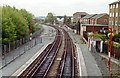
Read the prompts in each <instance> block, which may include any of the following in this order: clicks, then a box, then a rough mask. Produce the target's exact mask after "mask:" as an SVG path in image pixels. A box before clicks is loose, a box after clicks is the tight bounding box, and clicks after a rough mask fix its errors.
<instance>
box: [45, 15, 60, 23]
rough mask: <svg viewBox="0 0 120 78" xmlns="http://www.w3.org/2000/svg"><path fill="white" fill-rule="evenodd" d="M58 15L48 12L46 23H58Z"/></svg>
mask: <svg viewBox="0 0 120 78" xmlns="http://www.w3.org/2000/svg"><path fill="white" fill-rule="evenodd" d="M57 22H58V21H57V17H56V16H54V15H53V13H48V15H47V17H46V18H45V20H44V23H48V24H54V23H57Z"/></svg>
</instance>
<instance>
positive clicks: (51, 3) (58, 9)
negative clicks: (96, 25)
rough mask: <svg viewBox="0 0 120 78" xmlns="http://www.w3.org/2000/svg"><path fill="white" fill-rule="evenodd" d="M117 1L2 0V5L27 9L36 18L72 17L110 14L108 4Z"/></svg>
mask: <svg viewBox="0 0 120 78" xmlns="http://www.w3.org/2000/svg"><path fill="white" fill-rule="evenodd" d="M114 1H115V0H2V2H1V3H0V4H1V5H3V4H4V5H10V6H15V7H16V8H18V9H21V8H25V9H26V10H27V11H29V12H31V13H33V14H34V15H35V16H41V15H46V14H47V13H48V12H53V13H55V14H56V15H65V14H66V15H72V14H73V13H74V12H77V11H85V12H87V13H101V12H102V13H105V12H106V13H108V12H109V11H108V10H109V9H108V7H109V6H108V4H109V3H111V2H114Z"/></svg>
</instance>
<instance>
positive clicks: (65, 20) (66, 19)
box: [64, 15, 71, 24]
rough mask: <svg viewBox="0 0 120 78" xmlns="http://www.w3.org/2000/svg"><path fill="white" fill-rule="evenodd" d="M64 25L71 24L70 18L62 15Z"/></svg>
mask: <svg viewBox="0 0 120 78" xmlns="http://www.w3.org/2000/svg"><path fill="white" fill-rule="evenodd" d="M64 23H65V24H71V18H70V17H68V16H66V15H64Z"/></svg>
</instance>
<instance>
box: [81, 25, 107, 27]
mask: <svg viewBox="0 0 120 78" xmlns="http://www.w3.org/2000/svg"><path fill="white" fill-rule="evenodd" d="M82 26H93V24H82ZM94 26H101V27H108V25H100V24H94Z"/></svg>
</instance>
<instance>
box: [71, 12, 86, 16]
mask: <svg viewBox="0 0 120 78" xmlns="http://www.w3.org/2000/svg"><path fill="white" fill-rule="evenodd" d="M75 14H80V15H88V13H86V12H76V13H74V14H73V15H75Z"/></svg>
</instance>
